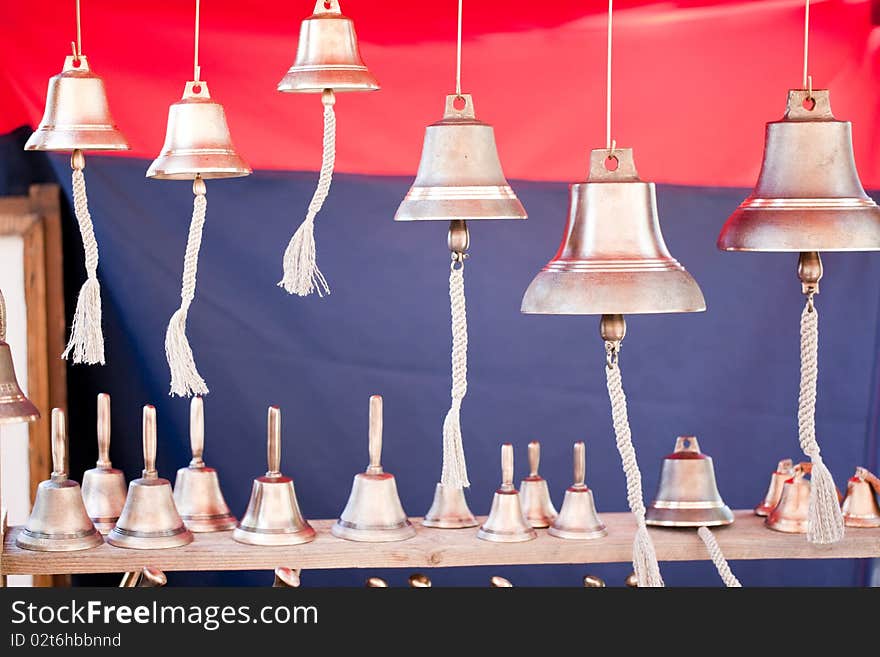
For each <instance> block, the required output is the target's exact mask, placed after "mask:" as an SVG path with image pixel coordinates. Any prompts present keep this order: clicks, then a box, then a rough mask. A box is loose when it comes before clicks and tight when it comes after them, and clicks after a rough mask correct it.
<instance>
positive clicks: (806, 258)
mask: <svg viewBox="0 0 880 657" xmlns="http://www.w3.org/2000/svg"><path fill="white" fill-rule="evenodd" d="M822 273H823V269H822V257H821V256H820V255H819V253H818V252H816V251H804V252H803V253H801V254H800V257H799V258H798V278H799V279H800V280H801V291H802V292H803V294H804V295H805V296H806V297H807V306H808V308H809V312H813V296H814V295H816V294H819V281H820V280H821V279H822Z"/></svg>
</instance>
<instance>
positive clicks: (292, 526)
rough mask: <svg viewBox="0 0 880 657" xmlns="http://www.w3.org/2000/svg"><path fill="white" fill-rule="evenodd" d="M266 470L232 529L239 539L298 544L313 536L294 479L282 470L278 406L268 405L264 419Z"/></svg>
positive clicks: (273, 543) (254, 541)
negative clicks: (266, 417)
mask: <svg viewBox="0 0 880 657" xmlns="http://www.w3.org/2000/svg"><path fill="white" fill-rule="evenodd" d="M266 442H267V448H266V452H267V461H268V467H269V469H268V470H267V472H266V474H265V475H263V476H262V477H257V478H256V479H254V485H253V488H252V489H251V499H250V501H249V502H248V507H247V510H246V511H245V512H244V515H243V516H242V518H241V522H239V524H238V527H236V528H235V531H234V532H233V533H232V538H234V539H235V540H236V541H238V542H239V543H248V544H250V545H297V544H299V543H308V542H309V541H313V540H314V539H315V530H314V529H313V528H312V526H311V525H310V524H309V523H308V521H307V520H306V519H305V518H303V515H302V512H301V511H300V509H299V502H298V501H297V499H296V490H295V489H294V486H293V479H291V478H290V477H285V476H284V475H283V474H281V409H280V408H278V407H277V406H270V407H269V412H268V419H267V441H266Z"/></svg>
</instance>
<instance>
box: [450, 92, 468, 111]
mask: <svg viewBox="0 0 880 657" xmlns="http://www.w3.org/2000/svg"><path fill="white" fill-rule="evenodd" d="M466 105H467V101H466V100H465V99H464V97H463V96H456V97H455V100H453V101H452V106H453V107H454V108H455V109H456V110H458V111H459V112H460V111H462V110H463V109H464V108H465V106H466Z"/></svg>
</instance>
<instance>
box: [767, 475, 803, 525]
mask: <svg viewBox="0 0 880 657" xmlns="http://www.w3.org/2000/svg"><path fill="white" fill-rule="evenodd" d="M812 469H813V464H812V463H806V462H805V463H798V464H797V465H796V466H795V467H794V473H793V474H792V476H791V477H790V478H789V479H787V480H786V482H785V484H784V485H783V486H782V495H781V496H780V497H779V503H778V504H777V505H776V506H775V507H774V508H773V510H772V511H771V512H770V515H768V516H767V517H766V518H765V519H764V524H765V525H767V526H768V527H769V528H770V529H775V530H776V531H778V532H786V533H788V534H806V533H807V529H808V528H809V511H810V480H809V479H806V478H805V475H807V474H809V473H810V471H811V470H812Z"/></svg>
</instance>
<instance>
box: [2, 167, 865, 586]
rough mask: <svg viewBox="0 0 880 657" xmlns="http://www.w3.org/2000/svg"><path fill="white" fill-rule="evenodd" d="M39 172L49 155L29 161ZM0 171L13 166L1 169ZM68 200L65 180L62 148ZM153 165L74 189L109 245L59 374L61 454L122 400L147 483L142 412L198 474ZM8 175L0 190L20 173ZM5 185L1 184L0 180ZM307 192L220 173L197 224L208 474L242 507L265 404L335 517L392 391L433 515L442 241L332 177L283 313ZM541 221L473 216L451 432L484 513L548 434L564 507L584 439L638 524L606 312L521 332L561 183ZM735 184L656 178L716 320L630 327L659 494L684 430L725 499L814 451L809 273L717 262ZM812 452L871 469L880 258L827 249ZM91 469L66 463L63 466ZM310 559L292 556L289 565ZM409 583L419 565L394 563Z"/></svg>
mask: <svg viewBox="0 0 880 657" xmlns="http://www.w3.org/2000/svg"><path fill="white" fill-rule="evenodd" d="M22 157H26V158H34V159H33V160H31V161H32V162H34V163H36V162H37V161H38V159H37V158H42V157H45V156H42V155H31V154H29V155H27V156H22ZM11 159H12V158H11V157H10V158H6V160H7V161H6V162H5V163H3V164H2V166H4V167H6V168H7V169H9V168H10V167H13V166H18V165H13V164H12V163H10V161H9V160H11ZM50 160H51V162H52V164H53V166H54V168H55V172H56V175H57V177H58V180H59V181H60V183H61V184H62V186H63V187H64V189H65V192H66V193H67V194H68V195H69V193H70V182H69V165H68V163H67V159H66V158H65V157H62V156H52V157H50ZM147 165H148V163H147V162H145V161H139V160H132V159H123V158H114V157H95V156H90V157H89V158H88V161H87V168H86V179H87V183H88V191H89V199H90V206H91V211H92V216H93V218H94V221H95V230H96V233H97V236H98V240H99V244H100V248H101V264H100V270H99V276H100V279H101V284H102V290H103V299H104V329H105V335H106V338H107V360H108V364H107V366H105V367H103V368H101V367H85V366H75V367H71V368H70V370H69V373H70V379H69V384H70V426H71V454H72V459H73V461H74V462H75V463H78V464H79V466H80V468H84V467H88V466H89V465H90V464H91V462H92V461H93V459H94V457H95V455H94V451H95V447H94V429H93V427H94V420H95V410H94V406H95V395H96V394H97V393H98V392H100V391H107V392H110V393H111V395H112V397H113V413H114V414H113V431H114V433H113V443H112V450H111V454H112V457H113V461H114V464H115V465H117V466H118V467H122V468H123V469H124V470H125V471H126V474H127V475H129V476H130V477H134V476H137V475H138V473H139V471H140V468H141V467H142V465H141V463H140V458H141V455H140V434H139V432H140V409H141V406H142V405H143V404H145V403H153V404H155V405H156V407H157V409H158V417H159V456H158V464H159V469H160V472H161V473H162V475H163V476H165V477H167V478H170V479H173V477H174V471H175V469H176V468H178V467H181V466H183V465H185V464H186V463H187V462H188V459H189V454H188V438H187V435H186V431H187V426H188V421H187V418H188V409H189V404H188V402H187V401H186V400H181V399H178V398H171V397H169V396H168V379H169V375H168V369H167V365H166V362H165V354H164V347H163V343H164V335H165V326H166V324H167V321H168V318H169V317H170V316H171V314H172V313H173V312H174V310H175V309H176V308H177V306H178V304H179V291H180V275H181V270H182V260H183V252H184V248H185V243H186V235H187V230H188V225H189V220H190V214H191V207H192V192H191V185H190V184H189V183H185V182H167V181H154V180H146V179H145V178H144V172H145V170H146V168H147ZM7 177H8V176H7ZM2 178H3V176H0V179H2ZM315 180H316V174H314V173H279V172H258V173H256V174H255V175H253V176H251V177H250V178H246V179H240V180H221V181H208V214H207V222H206V227H205V233H204V241H203V243H202V251H201V258H200V262H199V272H198V290H197V294H196V300H195V302H194V304H193V306H192V308H191V310H190V313H189V324H188V335H189V338H190V342H191V344H192V346H193V350H194V352H195V355H196V361H197V364H198V366H199V369H200V371H201V373H202V375H203V376H204V378H205V380H206V381H207V383H208V386H209V387H210V389H211V394H210V395H209V396H208V397H207V399H206V423H207V448H206V460H207V461H208V463H209V464H210V465H212V466H214V467H215V468H217V469H218V470H219V472H220V475H221V481H222V482H223V487H224V492H225V494H226V498H227V500H228V502H229V504H230V506H231V507H232V509H233V510H234V511H235V512H236V513H239V514H240V513H242V512H243V511H244V507H245V506H246V504H247V500H248V496H249V493H250V482H251V480H252V479H253V477H255V476H257V475H259V474H261V473H262V472H263V471H264V470H265V467H266V464H265V421H266V407H267V406H268V405H269V404H277V405H279V406H281V408H282V411H283V432H284V444H283V466H284V468H283V469H284V471H285V472H286V473H287V474H289V475H291V476H293V477H294V478H295V480H296V486H297V493H298V496H299V500H300V504H301V507H302V509H303V511H304V513H305V514H306V515H307V516H308V517H311V518H332V517H336V516H337V515H338V514H339V512H340V510H341V509H342V507H343V505H344V504H345V501H346V499H347V496H348V493H349V489H350V484H351V478H352V476H353V475H354V474H355V473H356V472H359V471H362V470H363V468H364V466H365V465H366V461H367V448H366V436H367V433H366V430H367V407H368V397H369V395H370V394H373V393H379V394H382V395H384V398H385V449H384V455H383V462H384V465H385V467H386V470H387V471H389V472H392V473H394V474H395V475H396V476H397V481H398V487H399V490H400V494H401V498H402V500H403V504H404V507H405V508H406V510H407V511H408V513H409V514H410V515H421V514H423V513H424V512H425V511H426V510H427V508H428V506H429V504H430V501H431V496H432V493H433V489H434V484H435V482H436V481H437V480H438V478H439V474H440V457H441V427H442V422H443V417H444V414H445V412H446V409H447V407H448V401H449V376H450V375H449V369H450V366H449V349H450V339H451V338H450V328H449V307H448V306H449V302H448V296H447V295H448V293H447V279H448V263H449V255H448V251H447V247H446V230H447V226H446V225H443V224H441V223H422V224H395V223H394V222H393V221H392V217H393V215H394V211H395V209H396V207H397V204H398V203H399V201H400V199H401V198H402V197H403V195H404V194H405V192H406V190H407V187H408V185H409V183H410V181H409V180H407V179H403V178H378V177H361V176H353V175H337V176H335V179H334V186H333V189H332V191H331V194H330V197H329V199H328V201H327V204H326V206H325V208H324V210H323V212H322V213H321V214H320V216H319V217H318V219H317V221H316V237H317V242H318V254H319V263H320V266H321V269H322V270H323V272H324V274H325V275H326V277H327V279H328V281H329V282H330V285H331V288H332V290H333V292H332V294H331V295H330V296H329V297H327V298H324V299H319V298H318V297H316V296H314V297H309V298H306V299H301V298H298V297H291V296H288V295H287V294H286V293H285V292H284V291H283V290H281V289H280V288H278V287H276V283H277V281H278V280H279V278H280V276H281V256H282V253H283V251H284V248H285V246H286V244H287V241H288V239H289V238H290V235H291V234H292V232H293V231H294V230H295V228H296V227H297V226H298V225H299V223H300V221H301V220H302V217H303V213H304V210H305V207H306V205H307V203H308V200H309V198H310V197H311V194H312V191H313V188H314V184H315ZM514 187H515V188H516V190H517V193H518V194H519V196H520V198H521V200H522V201H523V203H524V205H525V206H526V208H527V210H528V211H529V214H530V218H529V219H528V221H524V222H486V223H479V222H474V223H473V224H472V225H471V227H470V230H471V244H472V246H471V257H470V259H469V260H468V262H467V266H466V272H465V280H466V289H467V299H468V317H469V325H470V337H469V344H470V346H469V369H468V372H469V388H468V396H467V398H466V399H465V402H464V406H463V411H462V414H463V419H462V422H463V432H464V437H465V447H466V452H467V458H468V466H469V471H470V478H471V482H472V487H471V489H470V492H469V494H468V497H469V501H470V504H471V507H472V509H473V510H474V511H475V512H476V513H485V512H486V511H487V510H488V507H489V504H490V502H491V498H492V493H493V490H494V488H495V487H496V486H497V484H498V481H499V477H500V467H499V445H500V444H501V443H502V442H512V443H514V445H515V447H516V473H517V477H520V476H523V475H524V474H526V472H525V468H526V459H525V446H526V444H527V442H528V441H530V440H535V439H537V440H540V441H541V442H542V446H543V453H542V462H541V469H542V474H543V475H544V476H545V477H546V478H547V479H548V480H549V482H550V486H551V490H552V491H553V496H554V499H555V500H556V502H557V504H559V503H561V497H562V494H563V491H564V489H565V487H566V486H567V485H568V483H569V480H570V477H571V446H572V443H573V442H574V441H576V440H585V441H586V442H587V476H588V479H587V481H588V484H589V485H590V486H591V487H592V488H593V490H594V492H595V496H596V500H597V503H598V505H599V509H600V511H624V510H625V509H626V499H625V483H624V476H623V473H622V471H621V467H620V460H619V457H618V454H617V452H616V449H615V445H614V437H613V432H612V427H611V420H610V412H609V404H608V399H607V395H606V391H605V377H604V373H603V364H604V352H603V345H602V342H601V340H600V338H599V336H598V318H596V317H551V316H525V315H522V314H520V312H519V305H520V300H521V298H522V293H523V291H524V290H525V288H526V286H527V285H528V283H529V281H530V280H531V278H532V276H534V274H535V273H536V272H537V271H538V270H539V269H540V268H541V267H542V266H543V265H544V263H545V262H546V261H547V260H548V259H549V258H550V257H551V256H552V255H553V253H554V252H555V250H556V248H557V246H558V241H559V239H560V236H561V234H562V230H563V227H564V222H565V216H566V210H567V204H568V192H567V186H566V185H564V184H546V183H528V182H526V183H523V182H520V183H515V184H514ZM745 193H746V190H741V189H704V188H689V187H673V186H660V187H659V188H658V197H659V209H660V215H661V222H662V226H663V232H664V235H665V237H666V241H667V244H668V245H669V248H670V250H671V252H672V253H673V255H675V256H676V257H677V258H678V259H679V260H680V261H681V262H682V263H683V264H684V265H685V266H686V267H687V268H688V269H689V271H691V272H692V273H693V275H694V276H695V277H696V279H697V281H698V282H699V283H700V284H701V286H702V289H703V291H704V293H705V296H706V300H707V302H708V306H709V311H708V312H706V313H700V314H685V315H666V316H657V315H654V316H631V317H628V334H627V339H626V341H625V343H624V348H623V352H622V355H621V362H622V369H623V377H624V385H625V388H626V392H627V396H628V399H629V414H630V420H631V423H632V428H633V435H634V440H635V444H636V447H637V452H638V456H639V462H640V464H641V468H642V473H643V479H644V485H645V496H646V499H647V500H649V499H650V498H651V497H652V495H653V493H654V491H655V489H656V485H657V478H658V474H659V469H660V462H661V459H662V457H663V456H664V455H665V454H667V453H669V452H670V451H671V450H672V447H673V444H674V440H675V437H676V436H677V435H679V434H695V435H697V436H698V437H699V439H700V444H701V446H702V448H703V451H704V452H706V453H708V454H710V455H711V456H713V458H714V461H715V469H716V475H717V479H718V485H719V487H720V490H721V492H722V495H723V496H724V498H725V500H726V501H727V503H728V504H729V505H730V506H731V507H735V508H747V507H751V506H753V505H754V504H755V503H756V502H757V501H758V500H759V498H761V497H762V495H763V494H764V492H765V490H766V486H767V483H768V477H769V473H770V472H771V471H772V469H773V467H774V466H775V464H776V462H777V460H779V459H780V458H783V457H787V456H791V457H793V458H795V459H799V458H800V457H801V455H800V453H799V449H798V443H797V431H796V402H797V387H798V367H799V365H798V322H799V316H800V312H801V308H802V303H803V298H802V297H801V294H800V286H799V282H798V280H797V277H796V273H795V270H796V265H797V258H796V256H795V255H784V254H727V253H721V252H719V251H718V250H717V249H716V248H715V239H716V237H717V234H718V231H719V228H720V227H721V225H722V223H723V222H724V219H725V218H726V217H727V216H728V215H729V213H730V212H731V211H732V210H733V209H734V208H735V207H736V205H737V204H738V203H739V201H740V200H741V199H742V197H743V196H744V195H745ZM65 231H66V232H65V239H66V244H65V257H66V258H67V259H68V262H67V263H66V271H67V272H68V277H69V278H68V280H67V281H66V283H67V288H68V296H69V298H68V301H67V303H68V314H70V313H71V312H72V310H73V307H74V302H75V295H76V291H77V290H78V288H79V285H80V283H81V282H82V280H83V276H84V274H83V270H82V265H81V258H82V256H81V248H80V242H79V237H78V234H77V232H76V226H75V222H74V221H73V219H72V218H68V220H67V223H66V227H65ZM823 260H824V263H825V278H824V279H823V280H822V292H821V295H820V296H819V297H818V300H817V305H818V307H819V310H820V313H821V321H820V330H821V346H820V383H819V401H818V417H817V424H818V435H819V440H820V444H821V445H822V448H823V454H824V455H825V456H826V462H827V463H828V464H829V466H830V468H831V470H832V472H833V473H834V475H835V478H836V480H837V483H838V485H839V486H845V484H846V479H847V477H849V476H850V475H851V474H852V471H853V468H854V467H855V466H856V465H866V466H868V467H871V468H876V465H877V458H878V443H877V413H878V381H877V371H876V369H877V368H876V365H877V353H878V313H880V256H878V255H876V254H870V253H852V254H827V255H824V256H823ZM74 472H77V470H74ZM279 565H288V566H296V564H279ZM662 565H663V573H664V576H665V577H666V580H667V582H668V584H670V585H711V586H715V585H718V584H719V580H718V578H717V575H716V574H715V573H714V570H713V568H712V566H711V564H708V563H706V562H703V563H665V564H662ZM733 567H734V570H735V572H736V573H737V575H738V576H739V577H740V579H741V580H742V581H743V584H744V585H747V586H748V585H797V584H811V585H851V584H856V583H864V582H865V581H866V580H865V576H866V575H865V569H866V564H865V563H864V562H858V561H847V560H844V561H821V562H814V561H800V562H797V561H791V562H785V561H751V562H745V561H743V562H734V563H733ZM629 570H630V568H629V566H628V565H627V564H616V565H575V566H567V567H517V568H472V569H444V570H438V571H437V572H436V573H435V574H434V579H435V582H436V583H437V584H438V585H453V584H472V585H483V584H485V583H486V580H487V577H488V576H489V575H492V574H500V575H506V576H508V577H510V578H511V579H512V580H513V581H514V582H515V583H516V584H520V585H578V583H579V578H580V576H582V575H583V574H585V573H587V572H590V573H595V574H598V575H601V576H605V577H607V578H608V581H609V583H610V584H620V583H622V581H623V578H624V577H625V576H626V574H627V573H628V572H629ZM367 574H383V572H382V571H376V572H373V571H370V572H369V573H367V572H364V571H357V570H350V571H335V572H333V571H327V572H315V571H313V572H308V573H305V574H304V578H303V581H304V584H307V585H360V583H361V582H362V581H363V579H364V577H365V576H366V575H367ZM385 574H387V575H388V577H389V579H390V580H392V581H393V582H396V583H402V582H403V581H404V580H405V577H406V575H407V574H408V573H404V572H402V571H398V572H391V571H385ZM169 579H170V581H171V582H172V583H190V584H217V583H226V584H235V583H252V584H261V583H262V584H265V583H268V582H269V581H270V580H271V575H270V574H267V573H202V574H171V575H170V578H169Z"/></svg>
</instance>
